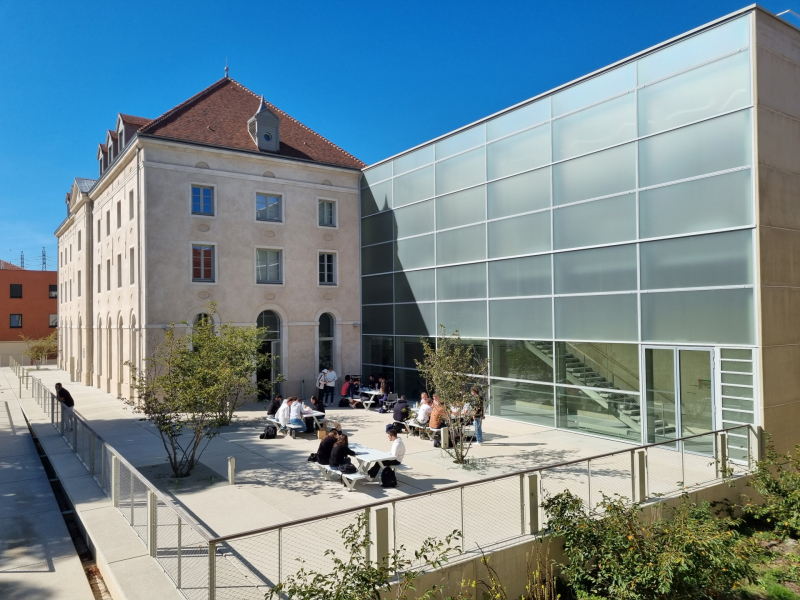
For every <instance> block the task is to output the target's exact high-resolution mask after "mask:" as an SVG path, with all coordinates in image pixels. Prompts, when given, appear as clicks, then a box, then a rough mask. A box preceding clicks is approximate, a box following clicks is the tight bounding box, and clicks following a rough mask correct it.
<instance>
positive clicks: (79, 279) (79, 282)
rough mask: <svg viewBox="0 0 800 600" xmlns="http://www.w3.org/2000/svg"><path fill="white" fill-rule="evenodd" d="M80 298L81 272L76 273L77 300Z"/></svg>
mask: <svg viewBox="0 0 800 600" xmlns="http://www.w3.org/2000/svg"><path fill="white" fill-rule="evenodd" d="M51 287H52V286H51ZM80 297H81V272H80V271H78V298H80Z"/></svg>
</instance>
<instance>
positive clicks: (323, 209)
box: [319, 200, 336, 227]
mask: <svg viewBox="0 0 800 600" xmlns="http://www.w3.org/2000/svg"><path fill="white" fill-rule="evenodd" d="M319 224H320V225H322V226H323V227H336V202H331V201H330V200H320V201H319Z"/></svg>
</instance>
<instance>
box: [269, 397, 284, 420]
mask: <svg viewBox="0 0 800 600" xmlns="http://www.w3.org/2000/svg"><path fill="white" fill-rule="evenodd" d="M282 402H283V396H281V395H280V394H278V395H276V396H275V398H274V399H273V400H272V402H270V403H269V406H268V407H267V417H268V418H269V417H274V416H275V415H277V414H278V410H279V409H280V407H281V403H282Z"/></svg>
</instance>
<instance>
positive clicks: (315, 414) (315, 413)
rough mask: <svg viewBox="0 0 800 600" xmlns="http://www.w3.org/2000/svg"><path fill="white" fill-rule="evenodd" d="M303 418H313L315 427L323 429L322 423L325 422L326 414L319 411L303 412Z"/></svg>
mask: <svg viewBox="0 0 800 600" xmlns="http://www.w3.org/2000/svg"><path fill="white" fill-rule="evenodd" d="M303 417H312V418H313V419H314V425H315V426H316V427H317V429H322V421H324V420H325V413H324V412H320V411H318V410H309V411H306V410H303ZM320 417H321V418H322V421H320Z"/></svg>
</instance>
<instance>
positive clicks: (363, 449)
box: [350, 444, 396, 475]
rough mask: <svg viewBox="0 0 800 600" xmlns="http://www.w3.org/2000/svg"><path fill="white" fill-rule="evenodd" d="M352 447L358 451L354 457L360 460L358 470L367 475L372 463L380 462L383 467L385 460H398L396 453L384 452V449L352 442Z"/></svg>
mask: <svg viewBox="0 0 800 600" xmlns="http://www.w3.org/2000/svg"><path fill="white" fill-rule="evenodd" d="M350 449H351V450H352V451H353V452H355V453H356V455H355V456H354V457H353V458H355V459H356V460H357V461H358V471H359V473H363V474H365V475H366V473H367V471H369V470H370V468H371V467H372V465H374V464H375V463H378V464H379V465H380V467H381V468H383V467H384V464H383V463H384V462H386V461H389V460H396V458H395V456H394V454H391V453H390V452H383V451H382V450H375V449H374V448H368V447H367V446H362V445H361V444H350Z"/></svg>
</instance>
